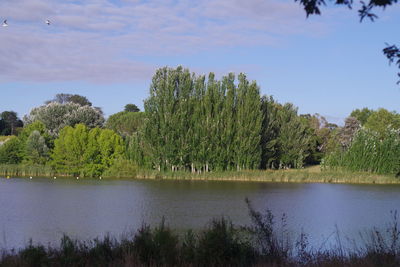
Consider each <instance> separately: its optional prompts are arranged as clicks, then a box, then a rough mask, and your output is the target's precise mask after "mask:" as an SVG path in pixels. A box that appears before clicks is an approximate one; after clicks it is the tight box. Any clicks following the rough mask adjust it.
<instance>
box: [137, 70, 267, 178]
mask: <svg viewBox="0 0 400 267" xmlns="http://www.w3.org/2000/svg"><path fill="white" fill-rule="evenodd" d="M259 107H260V95H259V88H258V86H257V85H256V83H254V82H253V83H251V84H250V83H249V82H248V81H247V79H246V77H245V75H243V74H241V75H239V85H235V76H234V75H233V74H229V75H228V76H226V77H223V78H222V81H216V80H215V79H214V74H212V73H211V74H210V75H209V77H208V81H207V82H206V81H205V77H204V76H199V77H196V76H195V75H194V74H190V72H189V71H188V70H184V69H182V68H181V67H178V68H177V69H168V68H163V69H160V70H158V71H157V73H156V74H155V75H154V77H153V81H152V84H151V87H150V97H149V98H148V99H147V100H146V101H145V112H146V117H147V119H146V124H145V128H144V133H143V137H144V139H145V142H146V143H147V144H148V150H147V152H148V154H149V155H150V156H151V159H152V163H153V166H154V167H155V168H157V169H160V170H161V169H163V170H178V169H179V170H191V171H192V172H195V171H206V172H207V171H209V170H229V169H251V168H257V167H258V166H259V161H260V147H259V145H258V144H259V142H260V132H261V120H262V118H261V113H260V109H259Z"/></svg>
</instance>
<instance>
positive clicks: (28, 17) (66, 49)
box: [0, 0, 400, 122]
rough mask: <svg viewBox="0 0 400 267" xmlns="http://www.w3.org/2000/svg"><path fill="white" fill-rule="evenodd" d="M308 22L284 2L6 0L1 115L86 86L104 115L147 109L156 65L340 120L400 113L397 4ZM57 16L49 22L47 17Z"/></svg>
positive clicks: (341, 10) (0, 15)
mask: <svg viewBox="0 0 400 267" xmlns="http://www.w3.org/2000/svg"><path fill="white" fill-rule="evenodd" d="M322 12H323V14H322V16H314V17H310V18H308V19H306V17H305V13H304V11H303V10H302V9H301V7H300V6H299V5H298V4H297V3H294V2H293V1H286V0H285V1H278V0H272V1H271V0H247V1H240V0H213V1H206V0H199V1H190V0H147V1H140V0H114V1H110V0H85V1H71V0H63V1H61V0H12V1H11V0H4V1H1V2H0V19H2V20H3V19H7V20H8V24H9V26H8V27H2V28H0V43H1V49H0V92H1V101H0V111H3V110H14V111H17V112H18V114H19V116H21V117H22V116H23V115H25V114H27V113H29V111H30V109H32V108H33V107H36V106H39V105H42V104H43V102H44V101H46V100H48V99H51V98H52V97H53V96H54V95H55V94H57V93H72V94H81V95H84V96H86V97H88V99H89V100H90V101H91V102H93V104H94V105H95V106H100V107H102V108H103V110H104V112H105V114H106V115H111V114H113V113H116V112H118V111H121V110H122V109H123V107H124V105H125V104H127V103H134V104H137V105H138V106H139V107H141V108H142V107H143V100H144V99H145V98H146V97H147V96H148V88H149V84H150V81H151V77H152V75H153V73H154V72H155V70H156V69H157V68H159V67H162V66H170V67H176V66H178V65H182V66H184V67H186V68H189V69H190V70H191V71H192V72H195V73H197V74H206V73H209V72H215V73H216V74H217V76H219V77H221V76H222V75H225V74H227V73H229V72H235V73H240V72H244V73H246V74H247V76H248V78H249V79H250V80H256V81H257V83H258V84H259V86H260V88H261V92H262V93H263V94H268V95H273V96H274V98H275V99H277V100H278V101H279V102H282V103H283V102H292V103H294V104H295V105H296V106H298V107H299V112H300V113H311V114H313V113H319V114H321V115H324V116H326V117H327V118H328V120H330V121H333V122H340V120H341V119H343V118H344V117H346V116H348V115H349V113H350V112H351V111H352V110H353V109H355V108H362V107H369V108H373V109H376V108H379V107H384V108H387V109H389V110H395V111H397V112H399V111H400V108H399V106H398V100H399V99H400V86H399V85H396V81H397V75H396V73H397V71H398V69H396V67H395V66H389V64H388V62H387V60H386V59H385V57H384V56H383V54H382V48H383V47H384V46H385V42H388V43H390V44H392V43H393V44H394V43H397V44H398V43H400V40H399V37H398V34H397V33H398V25H400V16H399V14H400V8H399V7H398V6H395V7H389V8H388V9H387V10H385V11H383V12H382V11H380V10H377V14H378V15H379V19H378V20H377V21H376V22H374V23H371V22H369V21H367V20H366V21H365V22H363V23H359V18H358V17H357V7H355V8H354V9H353V10H348V9H346V8H345V7H332V6H329V5H328V6H327V7H326V8H323V10H322ZM46 19H50V20H51V25H50V26H48V25H46V24H45V23H44V21H45V20H46Z"/></svg>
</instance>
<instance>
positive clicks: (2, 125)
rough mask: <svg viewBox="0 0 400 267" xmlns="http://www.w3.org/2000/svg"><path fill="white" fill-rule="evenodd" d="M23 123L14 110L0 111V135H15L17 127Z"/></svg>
mask: <svg viewBox="0 0 400 267" xmlns="http://www.w3.org/2000/svg"><path fill="white" fill-rule="evenodd" d="M22 126H23V123H22V121H21V120H20V119H19V118H18V116H17V113H16V112H14V111H3V112H2V113H0V135H15V134H16V133H17V128H18V127H22Z"/></svg>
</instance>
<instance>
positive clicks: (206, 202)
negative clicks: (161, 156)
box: [0, 178, 400, 249]
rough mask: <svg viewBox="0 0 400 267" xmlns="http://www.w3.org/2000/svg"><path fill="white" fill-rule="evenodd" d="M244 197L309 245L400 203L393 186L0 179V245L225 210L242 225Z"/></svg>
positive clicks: (182, 223)
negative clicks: (284, 217)
mask: <svg viewBox="0 0 400 267" xmlns="http://www.w3.org/2000/svg"><path fill="white" fill-rule="evenodd" d="M245 197H248V198H249V199H250V200H251V201H252V202H253V205H254V206H255V208H256V209H259V210H264V209H266V208H269V209H271V210H272V211H273V213H274V214H275V216H276V217H277V221H279V217H280V216H281V215H282V213H286V215H287V218H288V225H289V229H290V230H291V231H292V232H293V233H295V234H298V233H299V232H300V231H302V230H303V231H304V232H306V233H308V234H309V235H310V236H309V239H310V243H312V244H314V245H315V246H316V247H317V246H319V245H320V244H322V243H324V242H325V241H326V240H331V239H332V238H333V237H332V234H333V233H334V232H335V225H337V227H338V229H340V231H341V232H342V233H343V234H344V235H345V236H347V237H350V238H357V237H358V236H359V232H360V231H366V230H368V229H371V228H372V227H373V226H378V227H384V226H385V225H387V223H388V222H389V221H390V218H391V217H390V211H391V210H397V209H399V207H400V186H397V185H390V186H386V185H337V184H288V183H284V184H279V183H256V182H254V183H248V182H247V183H246V182H211V181H150V180H135V181H126V180H83V179H81V180H68V179H58V180H51V179H39V178H34V179H33V180H29V179H16V178H13V179H9V180H7V179H0V248H4V249H10V248H19V247H22V246H24V245H26V244H27V242H28V241H29V239H30V238H32V239H33V241H35V242H39V243H42V244H45V245H47V244H49V243H50V244H53V245H58V244H59V240H60V238H61V236H62V235H63V233H65V234H68V235H69V236H71V237H74V238H78V239H81V240H88V239H93V238H95V237H102V236H104V235H105V234H107V233H110V234H111V235H113V236H116V237H119V236H121V235H124V234H128V233H129V232H131V231H132V230H135V229H137V228H138V227H140V225H141V224H142V222H146V223H148V224H151V225H157V224H158V223H159V222H160V221H161V218H162V216H164V217H165V219H166V222H167V223H168V224H169V225H170V226H171V227H173V228H175V229H178V230H184V229H188V228H194V229H199V228H201V227H204V226H205V225H206V224H207V222H209V220H210V219H211V218H213V217H220V216H226V217H229V218H231V219H232V220H233V221H234V223H235V224H248V223H249V222H250V220H249V217H248V215H247V212H248V211H247V207H246V204H245V202H244V199H245Z"/></svg>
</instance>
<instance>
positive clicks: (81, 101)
mask: <svg viewBox="0 0 400 267" xmlns="http://www.w3.org/2000/svg"><path fill="white" fill-rule="evenodd" d="M51 102H56V103H59V104H67V103H75V104H78V105H80V106H92V103H91V102H90V101H89V100H88V99H87V98H86V97H85V96H81V95H76V94H75V95H72V94H56V96H55V97H54V98H53V99H51V100H48V101H46V102H45V104H49V103H51Z"/></svg>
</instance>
